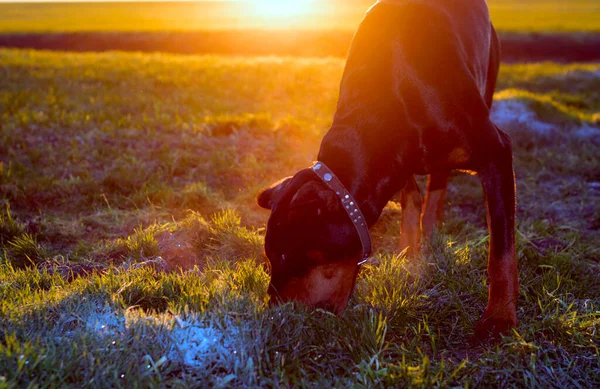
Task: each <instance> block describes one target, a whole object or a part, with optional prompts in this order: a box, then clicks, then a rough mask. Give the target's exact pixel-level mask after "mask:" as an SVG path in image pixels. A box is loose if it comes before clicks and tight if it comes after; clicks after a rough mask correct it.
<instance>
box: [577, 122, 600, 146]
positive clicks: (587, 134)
mask: <svg viewBox="0 0 600 389" xmlns="http://www.w3.org/2000/svg"><path fill="white" fill-rule="evenodd" d="M575 136H576V137H578V138H580V139H584V140H589V141H592V142H600V128H598V127H594V126H591V125H589V124H584V125H582V126H581V127H579V128H578V129H576V130H575Z"/></svg>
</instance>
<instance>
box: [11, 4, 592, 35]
mask: <svg viewBox="0 0 600 389" xmlns="http://www.w3.org/2000/svg"><path fill="white" fill-rule="evenodd" d="M374 2H375V1H374V0H354V1H348V0H315V6H314V7H313V9H312V10H310V11H309V12H308V13H306V14H304V15H301V16H300V17H293V18H291V17H287V18H285V17H284V18H279V19H273V18H266V17H264V16H261V15H259V14H255V12H254V8H255V7H253V6H252V4H251V3H250V2H247V1H246V2H244V1H241V2H232V1H229V2H219V1H205V2H202V1H201V2H179V3H178V2H173V3H158V2H154V3H78V4H69V3H50V4H36V3H34V4H26V3H25V4H23V3H21V4H19V3H12V4H0V32H5V33H6V32H73V31H190V30H231V29H236V30H237V29H265V28H266V29H277V28H285V29H289V28H301V29H317V30H354V29H355V28H356V26H357V25H358V23H359V22H360V20H361V18H362V16H363V15H364V12H365V11H366V10H367V9H368V7H369V6H370V5H371V4H372V3H374ZM488 3H489V5H490V10H491V13H492V20H494V23H495V24H496V27H497V28H498V30H499V31H501V32H578V31H586V32H599V31H600V1H599V0H489V1H488Z"/></svg>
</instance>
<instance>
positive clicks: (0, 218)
mask: <svg viewBox="0 0 600 389" xmlns="http://www.w3.org/2000/svg"><path fill="white" fill-rule="evenodd" d="M24 232H25V226H24V225H23V224H22V223H20V222H19V221H18V220H16V219H14V218H13V217H12V215H11V213H10V206H9V205H8V204H7V205H6V208H5V210H4V211H3V212H2V213H0V244H5V243H7V242H8V241H10V240H12V239H14V238H16V237H18V236H20V235H22V234H23V233H24Z"/></svg>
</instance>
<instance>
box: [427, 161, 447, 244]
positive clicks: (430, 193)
mask: <svg viewBox="0 0 600 389" xmlns="http://www.w3.org/2000/svg"><path fill="white" fill-rule="evenodd" d="M449 176H450V172H449V171H448V172H443V173H434V174H430V175H429V178H428V180H427V193H426V194H425V207H424V210H423V216H422V217H421V226H422V234H423V239H431V235H432V234H433V230H434V228H435V227H436V226H439V225H440V224H441V223H442V221H443V217H444V203H445V201H446V189H447V187H448V177H449Z"/></svg>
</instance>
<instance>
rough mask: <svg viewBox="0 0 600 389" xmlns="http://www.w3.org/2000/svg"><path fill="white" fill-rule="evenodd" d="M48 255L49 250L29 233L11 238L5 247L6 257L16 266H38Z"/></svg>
mask: <svg viewBox="0 0 600 389" xmlns="http://www.w3.org/2000/svg"><path fill="white" fill-rule="evenodd" d="M47 257H48V252H47V251H46V250H45V249H44V248H43V247H42V246H40V245H39V244H38V243H37V242H36V240H35V238H34V237H33V236H32V235H29V234H22V235H19V236H18V237H16V238H14V239H12V240H10V241H9V242H8V245H7V246H6V249H5V258H6V259H7V260H8V262H9V263H10V264H12V265H13V266H14V267H16V268H25V267H31V266H36V265H37V264H38V263H40V262H42V261H44V260H45V259H46V258H47Z"/></svg>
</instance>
